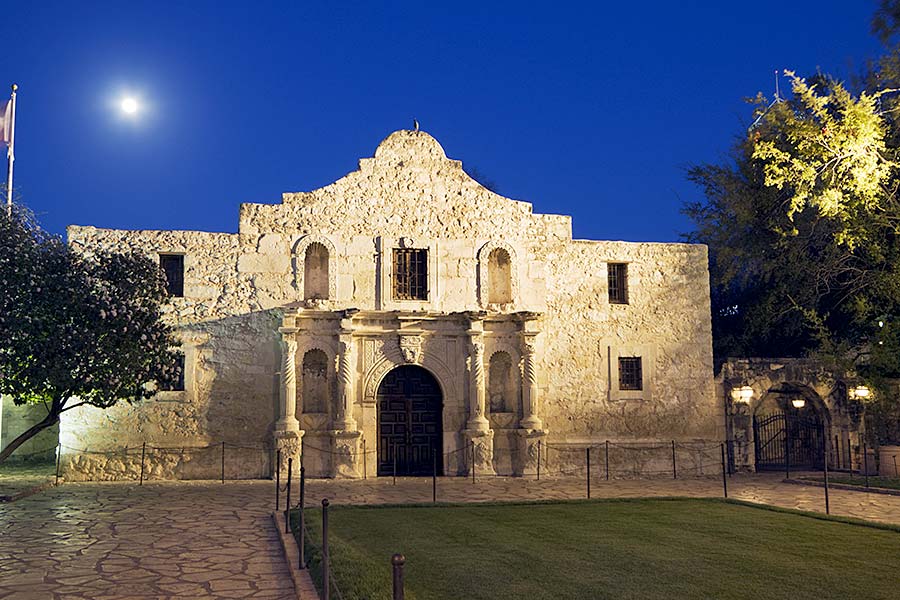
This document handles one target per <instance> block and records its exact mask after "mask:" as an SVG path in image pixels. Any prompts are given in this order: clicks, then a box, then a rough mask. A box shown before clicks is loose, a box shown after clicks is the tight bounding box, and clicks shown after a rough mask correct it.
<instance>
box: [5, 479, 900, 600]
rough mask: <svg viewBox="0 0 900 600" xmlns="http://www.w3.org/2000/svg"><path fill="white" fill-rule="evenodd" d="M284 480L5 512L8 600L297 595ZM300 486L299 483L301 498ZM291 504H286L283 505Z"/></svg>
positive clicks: (837, 504)
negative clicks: (285, 538) (285, 533)
mask: <svg viewBox="0 0 900 600" xmlns="http://www.w3.org/2000/svg"><path fill="white" fill-rule="evenodd" d="M431 483H432V482H431V479H430V478H417V479H413V478H401V479H398V481H397V485H396V486H395V485H393V484H392V480H391V478H389V477H386V478H380V479H368V480H365V481H346V480H344V481H340V480H338V481H335V480H310V481H308V482H307V505H309V506H313V505H317V504H319V502H320V501H321V499H322V498H324V497H328V498H329V499H331V501H332V502H333V503H335V504H351V503H370V504H372V503H375V504H381V503H404V502H430V501H431ZM437 486H438V487H437V491H438V500H440V501H450V502H467V501H471V502H478V501H491V500H502V501H518V500H537V499H563V498H583V497H584V496H585V482H584V480H583V479H549V480H548V479H542V480H541V481H535V480H533V479H522V478H509V477H492V478H487V477H482V478H479V479H478V481H477V483H475V484H473V483H472V482H471V480H469V479H465V478H459V477H456V478H449V477H448V478H440V479H439V480H438V484H437ZM728 486H729V487H728V489H729V496H730V497H732V498H738V499H742V500H749V501H751V502H762V503H767V504H775V505H778V506H783V507H787V508H799V509H803V510H811V511H818V512H824V490H822V488H818V487H809V486H800V485H790V484H783V483H781V476H780V475H752V476H751V475H737V476H734V477H731V478H729V480H728ZM274 490H275V484H274V482H271V481H255V482H228V483H226V484H224V485H223V484H221V483H215V482H166V483H155V482H154V483H145V484H144V486H143V487H139V486H137V485H136V484H134V483H131V482H128V483H71V484H66V485H63V486H61V487H59V488H54V489H51V490H49V491H46V492H44V493H42V494H39V495H36V496H31V497H29V498H25V499H23V500H20V501H18V502H15V503H13V504H5V505H0V598H16V599H32V598H33V599H35V600H44V599H51V598H52V599H63V598H65V599H67V600H68V599H72V600H79V599H85V600H86V599H90V600H114V599H115V600H124V599H136V598H197V599H202V598H277V599H287V598H294V597H295V596H294V594H293V587H292V583H291V579H290V576H289V573H288V570H287V565H286V564H285V561H284V558H283V555H282V550H281V548H280V546H279V544H280V542H279V540H278V537H277V532H276V531H275V530H274V526H273V525H272V519H271V516H270V515H271V511H272V509H273V507H274ZM591 492H592V496H593V497H595V498H602V497H617V498H618V497H639V496H695V497H700V496H715V497H721V495H722V482H721V479H720V478H708V479H679V480H677V481H673V480H671V479H668V480H667V479H655V480H626V481H622V480H619V481H611V482H607V481H605V480H601V479H598V480H594V481H593V482H592V489H591ZM297 493H298V486H297V481H296V480H295V481H294V490H293V494H294V496H293V499H294V501H296V500H297ZM283 502H284V498H283V497H282V504H283ZM831 508H832V514H837V515H844V516H851V517H858V518H863V519H870V520H875V521H882V522H886V523H894V524H900V497H896V496H885V495H879V494H869V493H865V492H855V491H840V490H834V491H832V493H831Z"/></svg>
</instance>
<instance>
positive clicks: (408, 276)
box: [393, 248, 428, 300]
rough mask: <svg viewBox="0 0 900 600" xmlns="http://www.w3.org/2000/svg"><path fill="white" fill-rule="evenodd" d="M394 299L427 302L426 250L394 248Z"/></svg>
mask: <svg viewBox="0 0 900 600" xmlns="http://www.w3.org/2000/svg"><path fill="white" fill-rule="evenodd" d="M393 274H394V299H395V300H428V250H425V249H422V248H394V269H393Z"/></svg>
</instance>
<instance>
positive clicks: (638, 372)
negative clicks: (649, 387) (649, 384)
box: [619, 356, 644, 390]
mask: <svg viewBox="0 0 900 600" xmlns="http://www.w3.org/2000/svg"><path fill="white" fill-rule="evenodd" d="M619 389H620V390H642V389H644V373H643V370H642V369H641V357H640V356H620V357H619Z"/></svg>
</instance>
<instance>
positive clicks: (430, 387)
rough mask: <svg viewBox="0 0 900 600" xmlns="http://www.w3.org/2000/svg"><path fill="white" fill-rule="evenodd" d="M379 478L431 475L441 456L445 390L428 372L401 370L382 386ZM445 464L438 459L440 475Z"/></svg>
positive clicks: (379, 398)
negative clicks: (386, 476)
mask: <svg viewBox="0 0 900 600" xmlns="http://www.w3.org/2000/svg"><path fill="white" fill-rule="evenodd" d="M377 402H378V474H379V475H393V474H394V473H395V470H394V469H395V465H396V474H397V475H431V474H432V472H433V469H434V462H433V461H434V456H435V455H436V454H437V455H439V454H440V452H441V431H442V427H441V408H442V404H443V402H442V395H441V388H440V386H439V385H438V382H437V380H436V379H435V378H434V376H433V375H432V374H431V373H429V372H428V371H427V370H425V369H423V368H422V367H418V366H416V365H404V366H401V367H397V368H396V369H394V370H393V371H391V372H390V373H388V374H387V375H386V376H385V378H384V379H383V380H382V382H381V385H379V386H378V394H377ZM442 466H443V461H442V460H440V456H438V460H437V469H438V475H440V474H441V469H442Z"/></svg>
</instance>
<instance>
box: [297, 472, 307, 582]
mask: <svg viewBox="0 0 900 600" xmlns="http://www.w3.org/2000/svg"><path fill="white" fill-rule="evenodd" d="M305 507H306V467H304V466H303V463H302V462H301V463H300V544H299V546H300V568H301V569H305V568H306V513H305V512H304V511H305V510H306V508H305Z"/></svg>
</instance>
